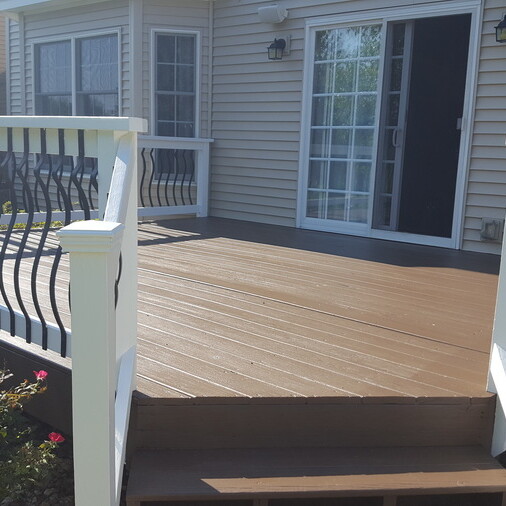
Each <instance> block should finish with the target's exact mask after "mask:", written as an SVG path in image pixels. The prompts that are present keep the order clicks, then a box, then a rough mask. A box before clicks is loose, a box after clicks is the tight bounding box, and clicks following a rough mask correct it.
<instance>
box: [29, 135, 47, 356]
mask: <svg viewBox="0 0 506 506" xmlns="http://www.w3.org/2000/svg"><path fill="white" fill-rule="evenodd" d="M40 145H41V149H40V151H41V154H40V157H39V161H38V163H37V165H36V166H35V168H34V170H33V173H34V175H35V179H36V188H37V186H39V187H40V189H41V191H42V194H43V196H44V204H45V209H46V221H45V222H44V226H43V228H42V234H41V237H40V241H39V245H38V247H37V252H36V254H35V258H34V261H33V266H32V275H31V288H32V300H33V305H34V307H35V311H36V312H37V316H38V317H39V320H40V323H41V325H42V349H44V350H47V323H46V319H45V318H44V314H43V312H42V309H41V307H40V304H39V297H38V294H37V274H38V270H39V264H40V258H41V256H42V252H43V251H44V245H45V243H46V239H47V235H48V233H49V228H50V227H51V217H52V209H51V208H52V206H51V197H50V196H49V189H48V184H47V182H49V181H50V177H51V169H52V167H51V165H50V164H48V158H49V157H48V156H47V150H46V131H45V130H43V129H41V131H40ZM46 166H49V174H48V178H47V180H46V182H44V181H43V179H42V178H41V175H40V171H41V169H42V168H43V167H46ZM37 210H39V206H38V205H37Z"/></svg>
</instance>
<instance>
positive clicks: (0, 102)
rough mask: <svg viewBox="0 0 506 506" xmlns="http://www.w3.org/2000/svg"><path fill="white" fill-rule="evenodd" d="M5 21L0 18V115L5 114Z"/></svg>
mask: <svg viewBox="0 0 506 506" xmlns="http://www.w3.org/2000/svg"><path fill="white" fill-rule="evenodd" d="M5 26H6V19H5V18H4V17H2V16H0V115H3V114H6V112H7V109H6V96H7V95H6V79H7V76H6V31H5Z"/></svg>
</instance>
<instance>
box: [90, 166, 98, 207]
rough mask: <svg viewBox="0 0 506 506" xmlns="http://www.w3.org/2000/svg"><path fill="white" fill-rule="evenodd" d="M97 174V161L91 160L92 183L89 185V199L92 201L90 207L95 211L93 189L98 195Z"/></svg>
mask: <svg viewBox="0 0 506 506" xmlns="http://www.w3.org/2000/svg"><path fill="white" fill-rule="evenodd" d="M97 174H98V165H97V160H96V159H95V158H92V159H91V172H90V182H89V184H88V197H89V199H90V207H91V208H92V209H95V205H94V204H93V196H92V194H91V189H92V188H94V189H95V192H96V193H97V194H98V183H97Z"/></svg>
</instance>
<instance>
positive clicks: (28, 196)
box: [14, 128, 34, 343]
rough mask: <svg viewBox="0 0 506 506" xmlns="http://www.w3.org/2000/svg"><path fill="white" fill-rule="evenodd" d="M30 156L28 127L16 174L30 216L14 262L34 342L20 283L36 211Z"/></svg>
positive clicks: (18, 292)
mask: <svg viewBox="0 0 506 506" xmlns="http://www.w3.org/2000/svg"><path fill="white" fill-rule="evenodd" d="M28 157H29V137H28V128H24V129H23V158H22V160H21V163H20V164H19V166H18V168H17V169H16V174H17V176H18V177H19V179H20V181H21V184H22V187H23V201H24V204H25V205H26V209H25V211H26V212H27V213H28V217H27V220H26V227H25V230H24V232H23V235H22V238H21V243H20V244H19V248H18V252H17V254H16V260H15V262H14V292H15V294H16V300H17V301H18V304H19V308H20V310H21V312H22V313H23V316H24V317H25V329H26V342H27V343H31V342H32V324H31V320H30V316H29V314H28V311H27V310H26V306H25V303H24V301H23V297H22V294H21V286H20V284H19V272H20V269H21V260H22V258H23V253H24V251H25V247H26V243H27V241H28V235H29V234H30V231H31V229H32V224H33V213H34V203H33V196H32V192H31V190H30V185H29V183H28Z"/></svg>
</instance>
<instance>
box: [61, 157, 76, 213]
mask: <svg viewBox="0 0 506 506" xmlns="http://www.w3.org/2000/svg"><path fill="white" fill-rule="evenodd" d="M66 158H68V159H69V162H70V173H69V176H68V180H67V195H68V196H69V199H70V210H71V211H73V210H74V202H72V173H73V172H74V157H73V156H68V157H66ZM63 172H64V171H63V166H62V175H63ZM76 204H77V202H76Z"/></svg>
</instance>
